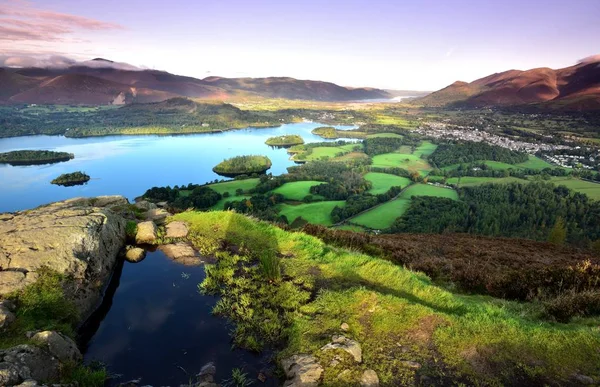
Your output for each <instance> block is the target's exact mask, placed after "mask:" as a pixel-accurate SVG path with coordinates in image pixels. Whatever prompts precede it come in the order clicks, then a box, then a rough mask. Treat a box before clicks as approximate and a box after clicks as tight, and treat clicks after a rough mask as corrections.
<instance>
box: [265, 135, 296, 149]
mask: <svg viewBox="0 0 600 387" xmlns="http://www.w3.org/2000/svg"><path fill="white" fill-rule="evenodd" d="M265 144H267V145H270V146H277V147H289V146H293V145H301V144H304V140H303V139H302V137H300V136H298V135H297V134H287V135H284V136H276V137H269V139H267V141H266V142H265Z"/></svg>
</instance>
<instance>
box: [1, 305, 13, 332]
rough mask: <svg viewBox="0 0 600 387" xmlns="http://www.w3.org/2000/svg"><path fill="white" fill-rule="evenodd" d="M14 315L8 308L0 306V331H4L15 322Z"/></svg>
mask: <svg viewBox="0 0 600 387" xmlns="http://www.w3.org/2000/svg"><path fill="white" fill-rule="evenodd" d="M15 318H16V317H15V314H14V313H13V312H11V311H10V310H9V309H8V308H6V307H4V306H0V330H4V329H5V328H6V327H8V326H9V325H10V324H12V323H13V321H15Z"/></svg>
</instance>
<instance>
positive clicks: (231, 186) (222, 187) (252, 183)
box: [209, 179, 259, 196]
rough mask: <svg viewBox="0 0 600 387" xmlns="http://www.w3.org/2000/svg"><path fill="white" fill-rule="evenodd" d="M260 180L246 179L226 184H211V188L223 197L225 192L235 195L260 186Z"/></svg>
mask: <svg viewBox="0 0 600 387" xmlns="http://www.w3.org/2000/svg"><path fill="white" fill-rule="evenodd" d="M258 181H259V180H258V179H245V180H232V181H226V182H224V183H216V184H210V185H209V187H210V188H211V189H212V190H214V191H216V192H218V193H220V194H221V195H223V194H224V193H225V192H229V194H230V195H232V196H233V195H235V191H236V190H238V189H242V190H244V191H247V190H249V189H252V188H254V187H256V186H257V185H258Z"/></svg>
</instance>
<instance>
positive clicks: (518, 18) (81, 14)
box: [0, 0, 600, 90]
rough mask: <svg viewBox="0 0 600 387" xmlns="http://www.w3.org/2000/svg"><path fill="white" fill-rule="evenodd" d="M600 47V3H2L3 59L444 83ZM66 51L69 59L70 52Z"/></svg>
mask: <svg viewBox="0 0 600 387" xmlns="http://www.w3.org/2000/svg"><path fill="white" fill-rule="evenodd" d="M597 54H600V0H570V1H564V0H561V1H555V0H545V1H542V0H506V1H499V0H494V1H489V0H477V1H476V0H469V1H467V0H463V1H459V0H412V1H407V0H404V1H403V0H387V1H384V0H368V1H366V0H345V1H338V0H331V1H327V0H320V1H316V0H303V1H290V0H214V1H213V0H197V1H192V0H168V1H167V0H104V1H94V0H85V1H81V0H40V1H37V0H31V1H28V0H0V65H2V64H4V65H9V66H27V65H39V66H49V65H55V64H56V63H59V64H60V63H63V64H64V63H69V60H77V61H83V60H89V59H92V58H96V57H102V58H107V59H110V60H114V61H117V62H124V63H129V64H132V65H135V66H139V67H143V68H152V69H157V70H165V71H169V72H171V73H174V74H180V75H188V76H193V77H197V78H204V77H207V76H226V77H266V76H291V77H294V78H299V79H313V80H323V81H330V82H335V83H338V84H341V85H345V86H355V87H359V86H371V87H379V88H386V89H403V90H437V89H440V88H442V87H445V86H447V85H449V84H451V83H452V82H454V81H457V80H462V81H467V82H469V81H473V80H475V79H478V78H480V77H483V76H486V75H489V74H492V73H495V72H501V71H505V70H509V69H520V70H525V69H530V68H535V67H551V68H561V67H567V66H570V65H573V64H575V63H577V61H578V60H581V59H583V58H585V57H588V56H591V55H597ZM66 58H69V60H67V59H66Z"/></svg>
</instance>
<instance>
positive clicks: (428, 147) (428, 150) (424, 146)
mask: <svg viewBox="0 0 600 387" xmlns="http://www.w3.org/2000/svg"><path fill="white" fill-rule="evenodd" d="M436 149H437V145H436V144H434V143H431V142H429V141H423V142H422V143H421V145H419V146H418V147H417V149H415V151H414V152H413V154H414V155H415V156H418V157H421V156H422V155H425V156H429V155H430V154H432V153H433V152H435V150H436Z"/></svg>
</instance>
